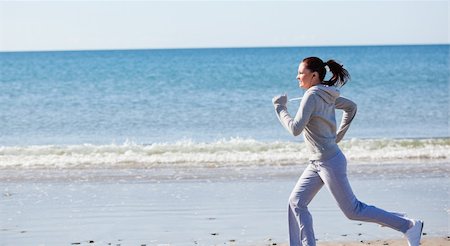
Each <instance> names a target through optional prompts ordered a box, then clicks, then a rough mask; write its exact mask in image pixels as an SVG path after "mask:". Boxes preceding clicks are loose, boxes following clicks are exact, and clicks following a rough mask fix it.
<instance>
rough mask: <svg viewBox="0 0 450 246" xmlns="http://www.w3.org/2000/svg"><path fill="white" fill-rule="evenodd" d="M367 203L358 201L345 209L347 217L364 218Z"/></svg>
mask: <svg viewBox="0 0 450 246" xmlns="http://www.w3.org/2000/svg"><path fill="white" fill-rule="evenodd" d="M366 206H367V205H366V204H364V203H362V202H360V201H357V202H356V203H355V204H354V206H351V207H350V208H348V209H345V210H343V212H344V214H345V217H347V218H348V219H350V220H362V219H364V218H363V217H364V216H363V210H364V208H365V207H366Z"/></svg>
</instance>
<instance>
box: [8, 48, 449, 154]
mask: <svg viewBox="0 0 450 246" xmlns="http://www.w3.org/2000/svg"><path fill="white" fill-rule="evenodd" d="M307 56H318V57H321V58H323V59H336V60H338V61H340V62H342V63H343V64H344V66H345V67H346V68H347V69H348V71H349V72H350V74H351V76H352V80H351V81H350V82H349V83H348V84H347V85H345V86H344V87H343V88H342V95H343V96H346V97H349V98H351V99H352V100H354V101H355V102H356V103H357V104H358V114H357V116H356V118H355V120H354V122H353V123H352V126H351V128H350V130H349V132H348V134H347V138H388V139H393V138H435V137H449V135H450V134H449V125H448V122H449V118H448V117H449V74H450V72H449V45H424V46H360V47H288V48H228V49H173V50H123V51H122V50H120V51H67V52H12V53H0V145H1V146H29V145H49V144H51V145H70V144H86V143H89V144H95V145H99V144H100V145H101V144H111V143H118V144H121V143H124V142H125V141H132V142H134V143H139V144H153V143H172V142H176V141H179V140H183V139H188V140H192V141H203V142H214V141H218V140H220V139H229V138H244V139H254V140H257V141H268V142H270V141H277V140H280V141H297V140H298V141H300V140H301V138H293V137H291V136H289V134H288V133H287V132H286V131H285V130H284V129H283V128H282V127H281V125H280V124H279V123H278V121H277V118H276V116H275V113H274V112H273V106H272V104H271V99H272V97H273V96H275V95H277V94H280V93H284V92H286V93H287V94H288V96H289V97H298V96H301V95H302V94H303V91H302V90H301V89H299V88H298V87H297V81H296V80H295V77H296V73H297V66H298V63H299V61H300V60H301V59H302V58H304V57H307ZM297 107H298V103H290V104H289V110H290V112H291V114H293V115H294V114H295V112H296V110H297ZM338 120H339V119H338Z"/></svg>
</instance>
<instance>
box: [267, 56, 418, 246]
mask: <svg viewBox="0 0 450 246" xmlns="http://www.w3.org/2000/svg"><path fill="white" fill-rule="evenodd" d="M327 66H328V68H329V70H330V71H331V73H332V77H331V79H330V80H329V81H324V79H325V75H326V67H327ZM349 78H350V75H349V73H348V72H347V70H346V69H344V68H343V66H342V65H340V64H338V63H337V62H335V61H334V60H329V61H327V62H323V61H322V60H321V59H320V58H318V57H308V58H305V59H304V60H303V61H302V62H301V63H300V65H299V67H298V75H297V80H298V82H299V86H300V87H301V88H303V89H305V90H306V92H305V93H304V96H303V98H302V100H301V102H300V107H299V109H298V111H297V114H296V115H295V117H294V118H292V117H291V116H290V115H289V112H288V111H287V108H286V103H287V96H286V95H280V96H276V97H274V98H273V99H272V102H273V105H274V107H275V111H276V114H277V116H278V119H279V120H280V122H281V124H282V125H283V126H284V128H286V129H287V130H288V131H289V132H290V133H291V134H292V135H294V136H297V135H299V134H300V133H301V132H302V131H303V135H304V139H305V143H306V146H307V148H308V150H309V152H310V158H309V165H308V166H307V167H306V169H305V170H304V171H303V174H302V175H301V176H300V178H299V180H298V182H297V184H296V185H295V187H294V189H293V191H292V193H291V195H290V197H289V206H288V216H289V217H288V219H289V239H290V245H291V246H294V245H295V246H296V245H303V246H306V245H308V246H313V245H316V239H315V237H314V230H313V222H312V217H311V214H310V213H309V211H308V204H309V203H310V202H311V200H312V199H313V198H314V196H315V195H316V194H317V192H318V191H319V190H320V189H321V188H322V186H323V185H325V186H326V187H327V189H329V190H330V192H331V194H332V195H333V197H334V199H335V200H336V201H337V203H338V205H339V208H340V209H341V210H342V212H343V213H344V214H345V216H346V217H347V218H349V219H351V220H359V221H367V222H374V223H378V224H380V225H383V226H387V227H390V228H392V229H394V230H397V231H400V232H402V233H404V234H405V236H406V238H407V240H408V245H409V246H419V243H420V237H421V235H422V229H423V221H420V220H412V219H409V218H406V217H405V216H404V215H402V214H398V213H391V212H387V211H385V210H382V209H379V208H377V207H374V206H370V205H367V204H365V203H363V202H361V201H359V200H358V199H357V198H356V197H355V195H354V194H353V191H352V188H351V187H350V184H349V182H348V179H347V160H346V159H345V156H344V155H343V153H342V152H341V150H340V149H339V147H338V145H337V143H339V141H341V140H342V138H343V137H344V135H345V133H346V132H347V130H348V128H349V126H350V123H351V122H352V120H353V118H354V117H355V115H356V104H355V103H354V102H352V101H351V100H349V99H346V98H344V97H340V96H339V90H338V87H342V86H343V85H345V83H346V82H347V81H348V80H349ZM335 109H341V110H343V111H344V113H343V117H342V121H341V124H340V126H339V129H336V119H335Z"/></svg>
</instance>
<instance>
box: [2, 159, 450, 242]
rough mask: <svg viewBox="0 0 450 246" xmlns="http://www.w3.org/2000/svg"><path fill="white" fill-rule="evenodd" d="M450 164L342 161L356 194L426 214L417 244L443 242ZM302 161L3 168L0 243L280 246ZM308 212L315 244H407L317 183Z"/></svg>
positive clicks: (389, 206) (387, 206) (445, 239)
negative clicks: (354, 216)
mask: <svg viewBox="0 0 450 246" xmlns="http://www.w3.org/2000/svg"><path fill="white" fill-rule="evenodd" d="M449 167H450V165H449V164H446V163H434V164H433V163H428V164H407V165H406V164H385V165H382V166H380V165H369V164H364V165H351V166H350V167H349V177H350V182H351V183H352V186H353V189H354V191H355V194H357V196H358V197H359V199H361V200H362V201H365V202H367V203H369V204H374V205H377V206H380V207H382V208H385V209H387V210H390V211H398V212H406V213H408V214H409V215H410V216H411V217H415V218H421V219H423V220H425V228H424V234H425V235H424V241H423V245H448V240H449V239H448V237H449V230H448V211H449V210H448V193H447V192H448V170H449ZM301 168H302V166H295V165H293V166H285V167H283V168H280V169H274V168H273V167H269V168H264V167H259V168H239V169H233V168H231V169H230V168H224V169H220V168H203V169H195V168H191V169H184V168H183V169H167V168H166V169H161V170H158V169H101V170H100V169H98V170H96V169H89V170H85V169H60V170H57V169H33V170H32V169H29V170H12V169H9V170H7V169H3V170H0V187H2V188H1V189H2V190H1V192H2V195H1V197H0V198H1V203H0V221H1V223H0V245H5V246H7V245H11V246H12V245H275V244H276V245H287V241H288V239H287V223H286V220H287V218H286V204H287V203H286V202H287V201H286V199H287V197H288V195H289V192H290V190H291V189H292V186H293V184H294V183H295V181H296V179H297V178H298V176H297V175H298V173H300V172H301ZM310 210H311V213H312V214H313V217H314V222H315V230H316V237H317V239H318V243H319V245H365V244H367V245H383V246H385V245H406V241H405V240H401V239H400V238H401V236H402V235H401V233H398V232H396V231H393V230H391V229H388V228H384V227H380V226H378V225H375V224H371V223H360V222H358V221H350V220H348V219H346V218H345V216H344V215H342V213H341V211H339V209H338V208H337V206H336V204H335V202H334V201H333V200H332V198H331V196H330V195H329V194H328V191H327V190H326V189H323V190H321V191H320V192H319V193H318V194H317V196H316V198H315V199H314V200H313V202H312V203H311V204H310ZM397 239H399V240H397ZM386 240H388V241H386Z"/></svg>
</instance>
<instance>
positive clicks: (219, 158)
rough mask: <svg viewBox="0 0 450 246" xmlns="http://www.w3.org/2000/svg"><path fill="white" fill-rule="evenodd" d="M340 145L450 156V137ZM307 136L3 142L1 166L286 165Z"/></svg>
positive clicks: (377, 155)
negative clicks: (281, 139)
mask: <svg viewBox="0 0 450 246" xmlns="http://www.w3.org/2000/svg"><path fill="white" fill-rule="evenodd" d="M340 147H341V148H342V150H343V151H344V153H345V155H346V156H347V159H348V160H349V163H350V164H362V163H399V162H406V161H423V160H428V161H432V160H439V161H443V162H447V161H448V160H449V159H450V151H449V150H450V138H435V139H352V140H347V141H343V142H342V143H341V144H340ZM307 159H308V153H307V150H306V147H305V144H304V143H303V142H263V141H256V140H253V139H241V138H232V139H226V140H219V141H215V142H209V143H206V142H205V143H202V142H193V141H189V140H183V141H179V142H175V143H154V144H136V143H130V142H126V143H124V144H119V145H118V144H109V145H92V144H82V145H33V146H3V147H0V168H1V169H5V168H25V169H27V168H159V167H161V168H164V167H180V168H189V167H212V168H213V167H226V166H231V167H233V166H255V167H258V166H284V165H292V164H298V163H305V162H306V160H307Z"/></svg>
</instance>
